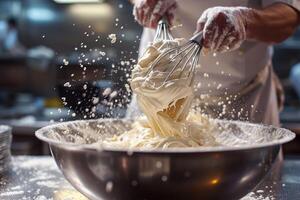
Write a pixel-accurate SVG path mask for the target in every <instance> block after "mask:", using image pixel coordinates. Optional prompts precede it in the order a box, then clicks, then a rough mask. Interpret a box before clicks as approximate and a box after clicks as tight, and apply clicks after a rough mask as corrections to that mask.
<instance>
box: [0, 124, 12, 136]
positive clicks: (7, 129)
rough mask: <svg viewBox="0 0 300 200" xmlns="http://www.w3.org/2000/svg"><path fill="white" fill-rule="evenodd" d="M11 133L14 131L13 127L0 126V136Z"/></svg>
mask: <svg viewBox="0 0 300 200" xmlns="http://www.w3.org/2000/svg"><path fill="white" fill-rule="evenodd" d="M10 131H12V127H11V126H8V125H1V124H0V136H1V134H4V133H6V132H10Z"/></svg>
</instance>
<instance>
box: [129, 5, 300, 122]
mask: <svg viewBox="0 0 300 200" xmlns="http://www.w3.org/2000/svg"><path fill="white" fill-rule="evenodd" d="M132 2H133V3H134V10H133V14H134V17H135V19H136V20H137V21H138V22H139V23H140V24H141V25H142V26H144V31H143V34H142V38H141V42H140V54H141V53H142V52H143V51H144V50H145V48H146V47H147V46H148V44H149V43H150V42H151V41H153V38H154V36H155V28H156V26H157V23H158V21H159V19H160V18H161V17H162V16H167V18H168V20H169V23H170V24H171V25H173V26H176V25H177V27H176V28H174V29H172V34H173V36H174V37H184V38H189V37H191V35H193V33H195V32H199V31H203V45H204V47H205V49H204V51H205V52H206V53H205V54H206V55H201V58H200V62H199V64H200V66H199V68H198V69H197V71H196V80H195V82H196V86H197V87H196V90H195V96H196V101H197V105H198V106H199V107H200V109H201V110H202V111H204V112H206V113H207V114H209V115H211V116H212V117H217V118H223V119H233V120H237V119H238V120H247V121H251V122H255V123H265V124H272V125H277V126H278V125H279V109H280V106H282V102H283V92H282V88H281V86H280V84H279V82H278V79H277V77H276V75H275V74H274V72H273V69H272V61H271V59H272V45H273V44H276V43H280V42H282V41H283V40H285V39H287V38H288V37H289V36H291V35H292V34H293V33H294V31H295V29H296V28H297V26H298V24H299V22H300V15H299V13H298V9H297V8H300V6H299V5H300V1H298V0H294V1H293V2H292V1H289V0H282V1H273V0H214V1H204V0H201V1H196V0H178V1H176V0H132ZM179 25H180V26H179ZM138 113H139V110H138V108H137V104H136V99H135V97H133V100H132V102H131V105H130V106H129V108H128V116H129V117H135V116H137V115H138Z"/></svg>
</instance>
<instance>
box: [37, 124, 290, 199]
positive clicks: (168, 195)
mask: <svg viewBox="0 0 300 200" xmlns="http://www.w3.org/2000/svg"><path fill="white" fill-rule="evenodd" d="M107 121H109V120H106V121H105V120H91V121H77V122H67V123H62V124H58V125H54V126H50V127H46V128H43V129H40V130H39V131H37V132H36V135H37V137H38V138H40V139H41V140H43V141H45V142H48V143H49V145H50V148H51V151H52V155H53V157H54V159H55V160H56V163H57V165H58V166H59V168H60V170H61V171H62V172H63V174H64V176H65V177H66V179H67V180H68V181H69V182H70V183H71V184H72V185H73V186H74V187H75V188H76V189H78V190H79V191H80V192H81V193H83V194H84V195H86V196H87V197H88V198H90V199H95V200H96V199H155V200H157V199H238V198H241V197H243V196H245V195H246V194H247V193H248V192H250V191H251V190H252V189H254V187H255V186H256V185H257V184H258V183H259V182H260V181H261V180H262V179H263V177H264V176H265V174H267V172H268V171H269V170H270V168H271V166H272V164H273V163H274V161H275V159H276V157H277V155H278V152H279V149H280V145H281V144H282V143H285V142H288V141H290V140H292V139H293V138H294V134H293V133H291V132H289V131H288V130H285V129H276V128H274V127H270V128H269V127H266V126H260V125H251V124H246V123H242V124H243V126H246V127H247V128H248V130H249V131H250V132H259V131H263V132H264V133H266V134H265V137H266V138H268V139H269V140H268V142H266V143H263V144H258V145H251V146H245V147H223V148H198V149H197V148H196V149H184V150H179V149H173V150H156V151H138V150H136V151H125V150H123V151H122V150H112V149H111V150H109V149H101V148H97V147H95V146H91V145H87V144H91V143H94V142H95V141H97V140H98V139H101V137H105V134H107V130H112V132H114V131H121V132H122V131H124V130H126V129H128V128H129V127H128V126H129V125H130V122H125V121H118V120H111V121H109V122H111V124H110V126H109V125H107V126H106V127H105V126H104V124H105V123H106V124H107ZM104 122H105V123H104ZM226 123H228V122H226ZM114 124H118V126H117V125H114ZM266 130H269V131H270V132H266ZM93 132H94V133H97V134H93ZM278 135H279V136H280V139H278V138H277V137H276V136H278ZM106 136H107V135H106ZM272 138H277V139H276V140H274V141H273V140H272Z"/></svg>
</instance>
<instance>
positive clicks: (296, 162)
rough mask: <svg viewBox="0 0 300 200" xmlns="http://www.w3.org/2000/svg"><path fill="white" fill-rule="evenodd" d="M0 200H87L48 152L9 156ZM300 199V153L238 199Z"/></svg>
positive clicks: (0, 187) (2, 178) (0, 184)
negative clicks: (274, 177)
mask: <svg viewBox="0 0 300 200" xmlns="http://www.w3.org/2000/svg"><path fill="white" fill-rule="evenodd" d="M0 199H1V200H87V199H86V198H85V197H84V196H82V195H81V194H80V193H79V192H77V191H76V190H75V189H74V188H73V187H72V186H71V185H70V184H69V183H68V182H67V181H66V180H65V179H64V177H63V175H62V174H61V173H60V171H59V169H58V167H57V166H56V164H55V162H54V160H53V159H52V158H51V157H50V156H16V157H13V159H12V163H11V168H10V170H9V171H8V172H7V173H6V174H5V175H3V176H2V177H1V178H0ZM297 199H300V156H297V157H286V158H285V161H284V163H283V168H282V176H281V178H279V179H278V180H277V181H274V180H272V181H270V180H268V179H265V180H264V181H263V182H262V183H261V184H260V185H259V186H258V187H257V188H256V189H255V190H254V192H251V193H250V194H248V195H247V196H246V197H244V198H243V199H242V200H297Z"/></svg>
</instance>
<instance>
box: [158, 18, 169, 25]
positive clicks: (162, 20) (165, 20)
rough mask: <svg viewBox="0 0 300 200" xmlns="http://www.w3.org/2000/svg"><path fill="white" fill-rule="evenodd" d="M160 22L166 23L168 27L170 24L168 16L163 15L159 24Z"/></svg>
mask: <svg viewBox="0 0 300 200" xmlns="http://www.w3.org/2000/svg"><path fill="white" fill-rule="evenodd" d="M160 24H165V25H166V26H167V27H168V26H169V22H168V19H167V17H166V16H163V17H162V18H161V19H160V20H159V21H158V25H160Z"/></svg>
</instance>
